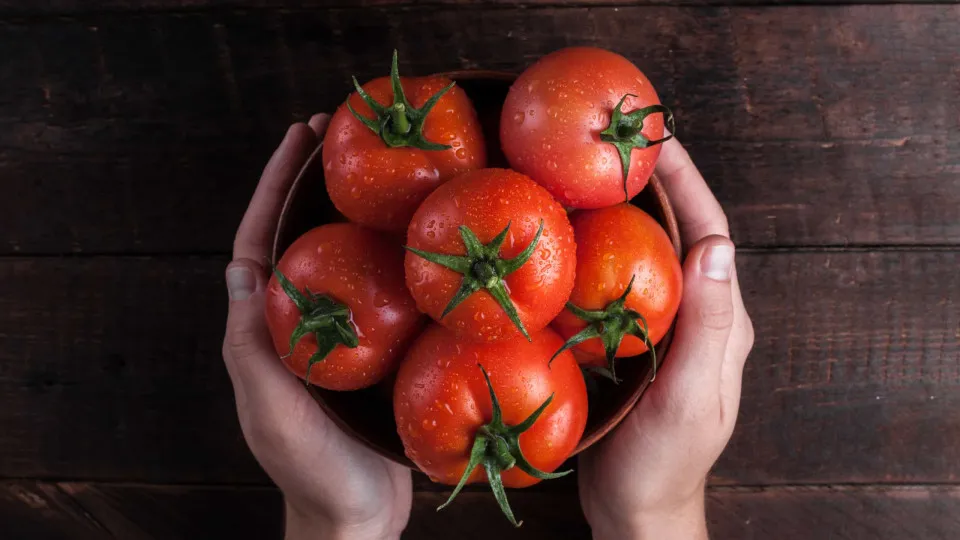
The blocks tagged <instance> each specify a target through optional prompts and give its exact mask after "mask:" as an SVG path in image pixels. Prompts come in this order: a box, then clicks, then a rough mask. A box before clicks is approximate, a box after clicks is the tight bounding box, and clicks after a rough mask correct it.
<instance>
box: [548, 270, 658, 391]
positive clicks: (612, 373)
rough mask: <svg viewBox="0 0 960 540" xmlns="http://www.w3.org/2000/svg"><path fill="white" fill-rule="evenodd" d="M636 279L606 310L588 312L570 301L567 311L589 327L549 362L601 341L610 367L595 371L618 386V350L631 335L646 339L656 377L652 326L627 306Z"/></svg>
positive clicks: (634, 277)
mask: <svg viewBox="0 0 960 540" xmlns="http://www.w3.org/2000/svg"><path fill="white" fill-rule="evenodd" d="M635 279H636V276H633V277H631V278H630V283H628V284H627V288H626V289H625V290H624V291H623V294H621V295H620V297H619V298H617V299H616V300H614V301H613V302H610V303H609V304H607V306H606V307H605V308H603V309H602V310H597V311H588V310H585V309H582V308H579V307H577V306H575V305H574V304H573V303H570V302H567V309H568V310H570V312H571V313H573V314H574V315H576V316H577V317H578V318H579V319H582V320H584V321H586V322H587V326H586V327H585V328H584V329H583V330H581V331H580V332H577V333H576V334H574V335H573V336H571V337H570V339H568V340H567V342H566V343H564V344H563V347H560V349H558V350H557V352H555V353H553V356H552V357H551V358H550V362H551V363H552V362H553V360H554V359H555V358H556V357H557V356H559V355H560V353H562V352H563V351H565V350H567V349H572V348H573V347H576V346H577V345H579V344H581V343H583V342H584V341H587V340H590V339H595V338H600V341H601V342H602V343H603V349H604V353H605V354H606V359H607V366H606V367H605V368H594V369H591V371H592V372H594V373H597V374H599V375H602V376H604V377H606V378H608V379H610V380H612V381H613V382H614V383H615V384H616V383H619V382H620V381H619V380H618V379H617V371H616V368H615V361H616V357H617V350H618V349H619V348H620V342H622V341H623V338H624V336H627V335H632V336H636V337H638V338H640V339H642V340H643V342H644V344H646V346H647V349H648V350H649V351H650V358H651V359H652V360H653V378H654V379H656V378H657V350H656V348H654V346H653V342H652V341H651V340H650V327H649V326H648V325H647V319H646V318H645V317H644V316H643V315H642V314H641V313H640V312H638V311H635V310H632V309H628V308H627V307H625V304H626V302H627V296H628V295H629V294H630V291H632V290H633V282H634V280H635Z"/></svg>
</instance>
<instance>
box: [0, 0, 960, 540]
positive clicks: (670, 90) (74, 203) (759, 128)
mask: <svg viewBox="0 0 960 540" xmlns="http://www.w3.org/2000/svg"><path fill="white" fill-rule="evenodd" d="M360 3H361V4H368V5H366V6H365V7H360V6H358V5H357V3H356V2H349V1H347V0H302V1H299V2H296V1H294V0H142V1H139V2H135V1H133V0H45V1H27V2H25V1H17V0H0V179H2V192H0V193H2V196H0V537H2V538H4V539H17V540H19V539H30V540H33V539H61V538H69V539H79V538H82V539H87V538H95V539H100V538H122V539H140V538H189V539H193V538H198V539H199V538H279V534H280V512H281V500H280V496H279V494H278V493H277V492H276V491H275V490H274V489H273V488H272V487H270V483H269V480H268V478H267V477H266V476H265V475H264V473H263V472H262V471H261V470H260V469H259V467H258V466H257V464H256V462H255V461H254V460H253V459H252V457H251V455H250V454H249V452H248V450H247V448H246V446H245V445H244V443H243V440H242V438H241V435H240V432H239V429H238V425H237V420H236V417H235V410H234V405H233V401H232V392H231V389H230V386H229V381H228V379H227V376H226V373H225V371H224V368H223V365H222V362H221V359H220V340H221V336H222V333H223V322H224V314H225V308H226V294H225V292H224V286H223V283H222V272H223V268H224V265H225V264H226V262H227V261H228V260H229V251H230V247H231V240H232V237H233V233H234V230H235V227H236V225H237V223H238V220H239V218H240V216H241V214H242V211H243V209H244V207H245V205H246V202H247V200H248V198H249V196H250V194H251V191H252V189H253V186H254V185H255V183H256V181H257V178H258V174H259V170H260V168H261V167H262V165H263V163H264V162H265V160H266V158H267V157H268V156H269V154H270V152H271V151H272V149H273V148H274V147H275V145H276V143H277V142H278V140H279V137H280V135H281V133H282V131H283V129H284V128H285V126H286V125H287V124H288V123H290V122H292V121H295V120H304V119H306V118H308V116H309V114H310V113H312V112H315V111H323V110H331V109H332V108H333V107H335V106H336V105H337V103H339V102H340V101H341V100H342V99H343V97H344V95H345V94H346V92H347V91H348V88H349V84H348V83H349V79H348V76H349V75H350V74H356V75H357V76H358V77H359V78H360V79H361V80H363V79H366V78H369V77H372V76H375V75H382V74H384V73H385V72H386V71H387V66H388V61H389V55H390V50H391V49H392V48H393V47H394V46H396V47H398V48H399V49H400V51H401V58H402V62H401V63H402V69H403V72H405V73H409V74H413V73H420V74H423V73H429V72H434V71H439V70H446V69H456V68H468V67H485V68H492V69H505V70H515V71H516V70H520V69H521V68H522V67H523V66H525V65H527V64H528V63H530V62H532V61H533V60H534V59H535V58H537V57H538V56H539V55H541V54H543V53H546V52H548V51H551V50H554V49H557V48H560V47H563V46H566V45H573V44H588V45H599V46H603V47H608V48H612V49H615V50H617V51H619V52H621V53H623V54H625V55H626V56H628V57H630V58H631V59H633V60H634V61H636V62H637V63H638V64H639V65H640V66H641V67H642V68H643V69H644V70H645V71H646V73H647V74H648V75H649V76H650V78H651V79H652V80H653V81H655V82H656V84H657V87H658V89H659V91H660V94H661V96H662V97H663V99H664V102H665V103H666V104H668V105H669V106H670V107H672V108H673V110H674V111H675V112H676V114H677V117H678V119H679V123H680V126H681V127H680V137H681V138H682V140H683V141H684V142H685V143H686V144H687V145H689V147H690V150H691V153H692V154H693V156H694V158H695V160H696V161H697V163H698V164H699V166H700V167H701V169H702V171H703V173H704V175H705V176H706V178H707V180H708V181H709V182H710V184H711V185H712V187H713V188H714V190H715V191H716V193H717V196H718V198H719V199H720V200H721V202H722V203H723V205H724V207H725V208H726V210H727V213H728V215H729V218H730V224H731V228H732V232H733V236H734V239H735V241H736V242H737V243H738V244H739V246H740V255H739V264H740V274H741V283H742V286H743V289H744V294H745V296H746V300H747V304H748V308H749V310H750V312H751V314H752V316H753V320H754V323H755V325H756V333H757V343H756V348H755V350H754V353H753V355H752V356H751V358H750V360H749V362H748V366H747V370H746V375H745V382H744V387H743V405H742V410H741V414H740V421H739V426H738V428H737V432H736V434H735V436H734V438H733V441H732V442H731V443H730V446H729V448H728V449H727V451H726V453H725V454H724V456H723V457H722V458H721V460H720V462H719V463H718V464H717V466H716V468H715V471H714V474H713V476H712V479H711V488H710V493H709V510H708V513H709V520H710V523H711V527H712V530H713V536H714V538H717V539H729V538H733V539H752V538H757V539H760V538H764V539H765V538H776V539H814V538H816V539H858V540H859V539H864V540H866V539H871V540H873V539H881V540H887V539H956V538H960V485H958V484H960V271H958V267H960V5H957V4H939V5H891V4H888V3H887V0H877V1H874V0H871V3H873V4H874V5H843V6H838V5H826V4H828V3H829V4H833V3H834V2H826V1H825V0H823V1H821V0H802V1H798V2H797V3H798V4H802V5H794V6H778V5H761V4H766V3H767V2H766V0H737V1H733V0H702V1H701V0H690V1H687V0H641V1H639V2H638V1H631V2H628V1H622V0H605V1H602V2H601V1H597V2H596V3H595V2H594V1H593V0H579V1H567V0H529V1H527V2H525V5H524V6H518V5H517V6H515V5H511V4H512V3H511V2H510V1H508V0H485V1H481V0H434V1H432V2H429V4H430V5H427V6H422V5H415V4H416V3H415V2H412V1H404V0H367V1H364V2H360ZM755 4H756V5H755ZM417 486H418V487H417V489H418V492H417V494H416V497H415V504H414V513H413V517H412V520H411V524H410V527H409V530H408V533H407V535H406V538H410V539H427V538H481V537H482V538H487V534H489V533H490V532H491V531H495V532H496V533H497V534H500V535H502V538H542V539H547V538H550V539H561V538H586V537H587V535H588V531H587V529H586V525H585V523H584V521H583V519H582V517H581V514H580V511H579V506H578V502H577V499H576V493H575V490H574V486H573V482H566V483H564V482H563V481H560V482H550V483H546V484H544V485H543V486H542V487H539V488H535V489H531V490H528V491H522V492H516V493H515V494H513V495H512V500H513V501H514V505H515V508H516V510H517V512H518V513H519V515H521V516H523V517H524V518H525V520H526V524H525V525H524V527H523V528H522V529H521V530H519V531H512V530H510V529H509V527H508V526H507V525H506V523H505V521H504V520H503V519H500V518H499V517H498V515H497V513H498V510H497V509H496V506H495V504H494V503H493V501H492V499H491V498H490V497H489V496H488V495H487V494H485V493H482V492H471V493H467V494H465V495H463V496H461V499H460V501H459V502H458V503H457V504H456V505H454V507H452V508H450V509H449V510H447V511H445V512H443V513H440V514H435V513H434V511H433V509H434V507H435V506H436V505H437V503H438V501H440V500H441V499H442V497H443V495H442V494H441V493H440V492H438V491H437V490H438V488H436V487H432V486H430V485H429V483H428V482H426V481H425V480H423V479H419V480H418V481H417Z"/></svg>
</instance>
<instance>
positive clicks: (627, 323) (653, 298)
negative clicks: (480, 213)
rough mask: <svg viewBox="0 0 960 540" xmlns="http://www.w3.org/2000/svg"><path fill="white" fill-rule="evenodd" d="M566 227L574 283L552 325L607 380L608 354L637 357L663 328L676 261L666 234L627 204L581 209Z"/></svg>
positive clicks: (673, 300) (678, 272)
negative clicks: (603, 370) (571, 241)
mask: <svg viewBox="0 0 960 540" xmlns="http://www.w3.org/2000/svg"><path fill="white" fill-rule="evenodd" d="M571 223H572V224H573V230H574V234H575V235H576V239H577V246H578V248H579V249H578V250H577V278H576V284H575V285H574V287H573V292H572V293H571V294H570V304H569V305H568V306H569V307H568V309H566V310H564V311H563V312H562V313H561V314H560V315H559V316H558V317H557V318H556V320H555V321H554V322H553V327H554V328H555V329H556V330H557V331H558V332H560V334H561V335H562V336H563V337H564V338H565V339H568V340H569V341H568V342H567V346H574V345H575V346H576V347H577V350H579V351H580V352H582V353H586V354H585V355H583V356H580V358H581V361H582V362H583V361H584V360H585V363H587V364H591V365H594V366H603V365H606V367H607V369H609V371H610V373H609V375H610V376H614V377H615V375H613V373H614V372H613V366H612V363H613V358H614V357H624V356H636V355H639V354H642V353H644V352H646V351H647V350H648V344H656V343H657V342H659V341H660V340H661V339H663V336H664V335H665V334H666V333H667V331H668V330H669V329H670V325H671V324H672V323H673V319H674V317H675V316H676V314H677V310H678V309H679V307H680V297H681V295H682V292H683V271H682V269H681V266H680V260H679V258H678V257H677V254H676V252H675V251H674V249H673V244H672V243H671V242H670V237H669V236H667V233H666V231H664V230H663V228H662V227H660V224H659V223H657V221H656V220H655V219H653V217H651V216H650V215H649V214H647V213H646V212H644V211H643V210H641V209H639V208H637V207H635V206H633V205H630V204H627V203H621V204H618V205H616V206H610V207H607V208H602V209H600V210H581V211H578V212H575V213H574V214H573V215H572V216H571ZM575 312H576V313H575ZM584 312H586V313H584ZM578 314H579V316H578ZM581 338H582V340H581ZM578 340H580V341H578ZM654 367H656V365H654Z"/></svg>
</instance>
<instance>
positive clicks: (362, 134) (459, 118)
mask: <svg viewBox="0 0 960 540" xmlns="http://www.w3.org/2000/svg"><path fill="white" fill-rule="evenodd" d="M391 77H393V78H394V79H395V80H396V81H398V82H397V85H398V86H399V87H400V88H401V89H402V92H401V93H400V95H395V94H394V91H393V87H392V86H391ZM391 77H381V78H379V79H374V80H372V81H370V82H368V83H367V84H365V85H363V88H362V89H363V91H364V92H365V93H366V94H367V95H368V97H369V98H370V99H369V100H365V99H364V98H363V97H362V95H361V93H358V92H355V93H353V94H351V95H350V96H349V97H348V98H347V101H346V103H344V104H343V105H341V106H340V107H339V108H338V109H337V111H336V113H334V115H333V118H332V119H331V120H330V126H329V128H328V129H327V134H326V137H325V138H324V144H323V163H324V175H325V177H326V184H327V192H328V193H329V195H330V200H332V201H333V204H334V205H335V206H336V207H337V210H339V211H340V212H341V213H342V214H343V215H344V216H346V217H347V218H348V219H350V220H351V221H354V222H357V223H360V224H363V225H366V226H368V227H373V228H375V229H380V230H385V231H396V232H401V231H403V230H404V229H405V228H406V226H407V224H408V223H410V217H411V216H412V215H413V213H414V211H416V209H417V206H419V205H420V202H421V201H423V199H424V198H425V197H426V196H427V195H429V194H430V192H431V191H433V190H434V189H435V188H436V187H437V186H439V185H440V184H442V183H443V182H446V181H447V180H449V179H450V178H453V177H454V176H456V175H457V174H459V173H461V172H463V171H467V170H470V169H479V168H482V167H485V166H486V164H487V152H486V146H485V143H484V139H483V133H482V131H481V128H480V122H479V121H478V120H477V113H476V111H475V110H474V108H473V104H472V103H471V102H470V99H469V98H467V94H466V93H465V92H464V91H463V90H461V89H460V88H457V87H455V86H454V87H452V88H449V90H446V89H447V88H448V87H449V86H450V85H451V84H452V82H451V81H450V79H447V78H446V77H440V76H436V75H434V76H429V77H415V78H414V77H403V78H400V77H399V75H398V74H397V57H396V52H394V57H393V69H392V73H391ZM354 83H356V80H354ZM359 88H360V87H359V86H358V89H359ZM438 96H439V100H438V101H436V103H435V104H433V105H431V104H429V101H430V100H431V98H436V97H438ZM391 103H393V105H390V104H391ZM351 108H352V109H353V111H351V110H350V109H351ZM374 109H377V110H374ZM357 115H360V116H362V118H363V119H364V120H363V121H362V120H360V119H359V118H358V117H357Z"/></svg>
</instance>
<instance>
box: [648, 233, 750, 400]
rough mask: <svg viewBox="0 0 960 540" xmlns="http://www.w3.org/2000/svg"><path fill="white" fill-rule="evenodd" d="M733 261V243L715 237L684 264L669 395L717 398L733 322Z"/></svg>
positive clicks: (668, 367) (667, 373)
mask: <svg viewBox="0 0 960 540" xmlns="http://www.w3.org/2000/svg"><path fill="white" fill-rule="evenodd" d="M733 259H734V247H733V243H731V242H730V240H729V239H728V238H726V237H723V236H717V235H713V236H708V237H707V238H704V239H703V240H701V241H700V242H699V243H698V244H697V245H695V246H694V247H693V248H692V249H691V250H690V253H689V255H687V259H686V261H684V265H683V299H682V300H681V301H680V311H679V314H678V316H677V327H676V334H675V338H674V341H673V344H672V345H671V347H670V351H669V353H668V354H669V358H668V361H667V362H666V364H665V366H664V369H663V376H664V379H666V380H665V381H664V383H666V384H668V385H669V386H670V388H669V392H670V393H671V394H675V395H682V396H701V397H707V396H719V391H720V378H721V369H722V367H723V361H724V356H725V350H726V348H727V341H728V340H729V338H730V332H731V329H732V327H733V319H734V313H733V298H732V278H733Z"/></svg>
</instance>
